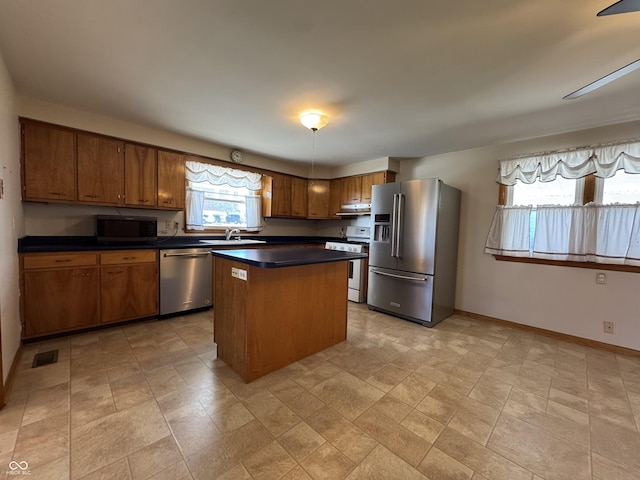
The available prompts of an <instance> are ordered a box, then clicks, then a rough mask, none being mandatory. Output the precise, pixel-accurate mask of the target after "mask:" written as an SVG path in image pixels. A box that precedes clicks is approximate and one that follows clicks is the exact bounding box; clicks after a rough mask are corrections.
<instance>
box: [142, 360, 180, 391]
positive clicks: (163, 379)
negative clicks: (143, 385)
mask: <svg viewBox="0 0 640 480" xmlns="http://www.w3.org/2000/svg"><path fill="white" fill-rule="evenodd" d="M144 375H145V377H146V378H147V383H148V384H149V387H150V388H151V391H152V392H153V394H154V395H155V396H156V398H160V397H162V396H164V395H167V394H168V393H171V392H174V391H176V390H179V389H182V388H184V387H185V386H186V383H185V382H184V380H183V379H182V377H181V376H180V374H179V373H178V372H177V370H176V369H175V368H174V366H173V365H164V366H162V367H158V368H156V369H152V370H148V371H146V372H145V373H144Z"/></svg>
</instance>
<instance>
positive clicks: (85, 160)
mask: <svg viewBox="0 0 640 480" xmlns="http://www.w3.org/2000/svg"><path fill="white" fill-rule="evenodd" d="M123 184H124V143H123V142H121V141H119V140H112V139H110V138H106V137H101V136H98V135H90V134H84V133H79V134H78V200H80V201H81V202H88V203H99V204H107V205H122V204H124V198H123V197H124V190H123Z"/></svg>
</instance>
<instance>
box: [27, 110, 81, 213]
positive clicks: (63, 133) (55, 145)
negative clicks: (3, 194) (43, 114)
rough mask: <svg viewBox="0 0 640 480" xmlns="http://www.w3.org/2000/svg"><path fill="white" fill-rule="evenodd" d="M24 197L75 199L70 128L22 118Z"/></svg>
mask: <svg viewBox="0 0 640 480" xmlns="http://www.w3.org/2000/svg"><path fill="white" fill-rule="evenodd" d="M22 155H23V156H22V168H23V170H22V172H23V176H22V180H23V182H24V183H23V194H24V195H23V199H24V200H58V201H65V202H75V200H76V140H75V134H74V133H73V132H71V131H67V130H62V129H58V128H53V127H49V126H45V125H39V124H37V123H30V122H25V123H23V127H22Z"/></svg>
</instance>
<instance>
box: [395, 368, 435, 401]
mask: <svg viewBox="0 0 640 480" xmlns="http://www.w3.org/2000/svg"><path fill="white" fill-rule="evenodd" d="M435 386H436V383H435V382H433V381H431V380H429V379H427V378H424V377H423V376H421V375H418V374H416V373H411V374H409V375H408V376H407V377H406V378H405V379H403V380H402V381H401V382H400V383H398V384H397V385H396V386H395V387H393V388H392V389H391V390H390V391H389V393H388V395H390V396H391V397H393V398H395V399H397V400H400V401H401V402H403V403H406V404H407V405H409V406H411V407H415V406H416V405H417V404H418V403H420V401H421V400H422V399H423V398H424V397H426V396H427V394H428V393H429V392H430V391H431V390H432V389H433V388H434V387H435Z"/></svg>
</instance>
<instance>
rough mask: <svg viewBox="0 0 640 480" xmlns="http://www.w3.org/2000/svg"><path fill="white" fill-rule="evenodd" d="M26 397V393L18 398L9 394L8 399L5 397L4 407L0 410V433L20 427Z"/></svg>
mask: <svg viewBox="0 0 640 480" xmlns="http://www.w3.org/2000/svg"><path fill="white" fill-rule="evenodd" d="M26 399H27V397H26V395H25V396H24V397H22V398H19V399H18V398H16V397H14V396H13V395H11V398H10V399H6V404H5V406H4V408H2V410H0V434H3V433H6V432H9V431H11V430H17V429H18V427H20V425H21V424H22V414H23V413H24V406H25V403H26Z"/></svg>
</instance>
